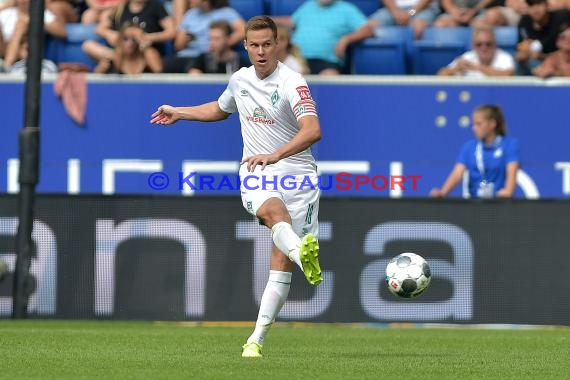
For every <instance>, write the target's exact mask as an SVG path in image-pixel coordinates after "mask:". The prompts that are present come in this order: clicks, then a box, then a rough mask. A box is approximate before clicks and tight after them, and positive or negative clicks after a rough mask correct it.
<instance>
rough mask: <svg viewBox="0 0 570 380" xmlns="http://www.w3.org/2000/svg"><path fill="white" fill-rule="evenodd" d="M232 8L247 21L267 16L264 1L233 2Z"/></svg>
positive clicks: (231, 2) (245, 0)
mask: <svg viewBox="0 0 570 380" xmlns="http://www.w3.org/2000/svg"><path fill="white" fill-rule="evenodd" d="M230 7H232V8H233V9H235V10H236V11H237V12H238V13H239V14H240V15H241V17H243V19H244V20H246V21H247V20H249V19H250V18H251V17H253V16H257V15H262V14H265V1H264V0H231V1H230Z"/></svg>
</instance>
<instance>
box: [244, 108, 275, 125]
mask: <svg viewBox="0 0 570 380" xmlns="http://www.w3.org/2000/svg"><path fill="white" fill-rule="evenodd" d="M247 120H248V121H251V122H252V123H260V124H270V125H271V124H275V120H271V119H269V118H267V112H265V110H264V109H263V108H262V107H257V108H256V109H255V110H253V116H247Z"/></svg>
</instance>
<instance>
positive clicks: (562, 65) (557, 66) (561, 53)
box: [532, 24, 570, 78]
mask: <svg viewBox="0 0 570 380" xmlns="http://www.w3.org/2000/svg"><path fill="white" fill-rule="evenodd" d="M556 46H557V47H558V50H556V51H555V52H552V53H550V54H548V55H546V58H545V59H544V62H542V63H541V64H540V65H538V66H537V67H536V68H535V69H534V70H533V71H532V73H533V74H534V75H536V76H538V77H541V78H548V77H553V76H557V77H569V76H570V24H567V25H564V26H563V27H562V32H561V33H560V34H558V37H557V39H556Z"/></svg>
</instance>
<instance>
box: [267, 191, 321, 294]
mask: <svg viewBox="0 0 570 380" xmlns="http://www.w3.org/2000/svg"><path fill="white" fill-rule="evenodd" d="M257 216H258V217H259V219H261V220H262V221H263V223H264V224H265V225H266V226H267V227H269V228H271V230H272V231H273V243H274V244H275V245H276V246H277V247H278V248H279V249H280V250H281V251H282V252H283V253H284V254H285V255H287V257H289V259H290V260H291V261H294V262H295V263H296V264H297V265H298V266H299V268H301V270H302V271H303V273H304V274H305V277H306V278H307V281H308V282H309V283H310V284H311V285H318V284H320V283H321V281H322V280H323V276H322V273H321V267H320V264H319V258H318V257H319V243H318V241H317V238H316V237H315V236H314V235H313V234H307V235H305V236H304V237H303V239H301V238H299V236H297V234H296V233H295V232H294V231H293V227H292V226H291V217H290V216H289V213H288V212H287V208H286V207H285V205H284V204H283V202H282V201H281V200H280V199H279V198H269V199H268V200H267V201H265V203H264V204H263V205H262V206H261V207H260V208H259V210H258V212H257Z"/></svg>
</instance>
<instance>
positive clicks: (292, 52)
mask: <svg viewBox="0 0 570 380" xmlns="http://www.w3.org/2000/svg"><path fill="white" fill-rule="evenodd" d="M277 36H278V38H277V47H276V48H277V59H278V60H279V61H280V62H283V63H284V64H285V65H287V66H289V68H290V69H293V70H295V71H296V72H298V73H300V74H303V75H305V74H308V73H309V66H307V60H306V59H305V57H303V55H302V54H301V50H299V48H298V47H297V45H295V44H294V43H292V42H291V34H290V33H289V29H287V28H285V27H283V26H280V27H279V28H277Z"/></svg>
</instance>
